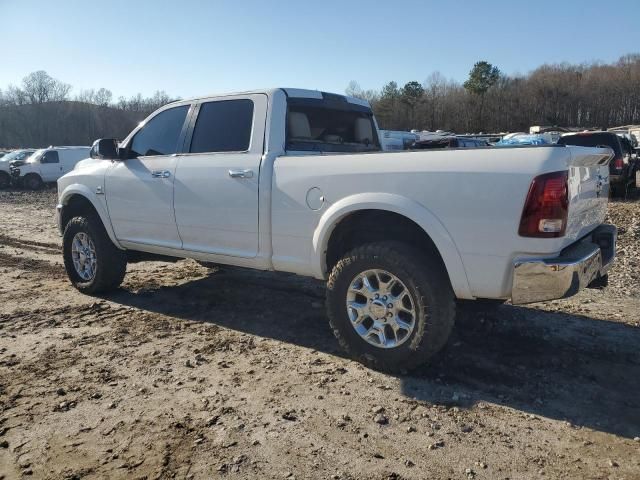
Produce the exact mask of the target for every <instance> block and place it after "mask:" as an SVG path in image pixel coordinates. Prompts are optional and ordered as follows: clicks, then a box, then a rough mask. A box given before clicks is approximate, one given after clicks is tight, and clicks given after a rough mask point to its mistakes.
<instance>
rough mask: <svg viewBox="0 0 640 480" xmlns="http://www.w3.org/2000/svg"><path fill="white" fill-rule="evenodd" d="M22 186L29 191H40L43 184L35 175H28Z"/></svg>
mask: <svg viewBox="0 0 640 480" xmlns="http://www.w3.org/2000/svg"><path fill="white" fill-rule="evenodd" d="M23 182H24V186H25V187H27V188H28V189H29V190H40V189H41V188H42V187H43V186H44V182H43V181H42V178H40V175H38V174H37V173H30V174H28V175H27V176H26V177H24V180H23Z"/></svg>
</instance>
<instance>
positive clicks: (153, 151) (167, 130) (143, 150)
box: [130, 105, 189, 157]
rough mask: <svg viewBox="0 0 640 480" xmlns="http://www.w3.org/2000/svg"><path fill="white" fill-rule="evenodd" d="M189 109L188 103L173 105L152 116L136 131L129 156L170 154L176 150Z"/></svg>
mask: <svg viewBox="0 0 640 480" xmlns="http://www.w3.org/2000/svg"><path fill="white" fill-rule="evenodd" d="M188 110H189V106H188V105H183V106H181V107H174V108H170V109H168V110H165V111H163V112H160V113H159V114H158V115H156V116H155V117H153V118H152V119H151V120H149V122H148V123H147V124H146V125H145V126H144V127H142V129H141V130H140V131H139V132H138V133H136V135H135V137H133V142H132V143H131V154H130V156H131V157H141V156H153V155H171V154H174V153H176V152H177V151H178V138H180V132H181V131H182V126H183V125H184V119H185V118H186V116H187V111H188Z"/></svg>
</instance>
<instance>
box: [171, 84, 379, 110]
mask: <svg viewBox="0 0 640 480" xmlns="http://www.w3.org/2000/svg"><path fill="white" fill-rule="evenodd" d="M278 91H283V92H284V93H285V94H286V95H287V96H288V97H295V98H318V99H322V98H323V97H324V96H325V95H330V96H340V97H343V98H345V99H346V100H347V102H349V103H353V104H356V105H362V106H365V107H370V105H369V102H368V101H366V100H363V99H362V98H356V97H350V96H348V95H341V94H336V93H330V92H322V91H320V90H308V89H304V88H286V87H279V88H264V89H257V90H245V91H240V92H225V93H214V94H210V95H199V96H197V97H193V98H185V99H182V100H177V101H176V102H173V103H183V102H184V103H187V102H192V101H194V100H202V99H205V98H211V97H226V96H234V95H255V94H265V95H268V96H272V95H273V94H275V93H276V92H278Z"/></svg>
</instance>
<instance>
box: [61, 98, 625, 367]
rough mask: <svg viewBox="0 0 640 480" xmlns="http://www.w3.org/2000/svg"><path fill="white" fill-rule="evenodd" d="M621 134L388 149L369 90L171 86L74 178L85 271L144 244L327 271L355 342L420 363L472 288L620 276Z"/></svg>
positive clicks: (546, 289)
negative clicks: (600, 144)
mask: <svg viewBox="0 0 640 480" xmlns="http://www.w3.org/2000/svg"><path fill="white" fill-rule="evenodd" d="M610 158H611V151H610V150H609V149H594V148H582V147H565V146H544V147H513V148H510V147H507V148H501V149H490V148H480V149H475V148H467V149H462V150H431V151H429V150H418V151H399V152H383V151H381V148H380V138H379V136H378V132H377V128H376V123H375V119H374V117H373V114H372V112H371V109H370V107H369V105H368V104H367V103H366V102H364V101H362V100H358V99H355V98H349V97H344V96H342V95H334V94H328V93H324V92H318V91H310V90H301V89H289V88H278V89H271V90H258V91H251V92H241V93H233V94H228V95H218V96H208V97H201V98H195V99H191V100H181V101H178V102H174V103H171V104H169V105H166V106H164V107H162V108H161V109H159V110H158V111H156V112H154V113H153V114H151V115H150V116H149V117H148V118H147V119H146V120H145V121H144V122H143V123H142V124H141V125H140V126H138V127H137V128H136V129H135V130H133V131H132V132H131V134H130V135H129V136H128V137H127V138H126V139H125V140H124V141H122V142H121V143H120V144H118V143H117V142H116V141H115V140H112V139H102V140H97V141H96V142H95V143H94V146H93V148H92V151H91V159H89V160H85V161H82V162H80V163H79V164H78V165H77V166H76V168H75V169H74V170H73V171H72V172H70V173H68V174H67V175H65V176H64V177H62V178H61V179H60V180H59V181H58V192H59V201H58V207H57V210H58V224H59V229H60V232H61V234H62V235H63V257H64V263H65V267H66V270H67V273H68V275H69V278H70V280H71V282H72V283H73V285H74V286H75V287H76V288H77V289H79V290H80V291H82V292H86V293H88V294H93V293H97V292H104V291H108V290H111V289H114V288H117V287H118V286H119V285H120V283H121V282H122V280H123V277H124V275H125V271H126V265H127V260H128V258H130V256H131V255H138V254H139V253H140V252H143V253H144V254H145V255H151V256H153V255H161V256H165V257H166V256H171V257H177V258H193V259H195V260H198V261H201V262H209V263H217V264H225V265H235V266H239V267H247V268H253V269H259V270H274V271H284V272H293V273H296V274H299V275H304V276H310V277H315V278H317V279H322V280H327V299H326V305H327V314H328V317H329V321H330V324H331V328H332V330H333V331H334V333H335V335H336V337H337V338H338V340H339V342H340V343H341V345H342V346H343V347H344V348H345V349H346V350H347V351H348V352H349V353H350V354H351V355H352V356H353V357H354V358H357V359H358V360H360V361H362V362H364V363H365V364H367V365H369V366H371V367H374V368H378V369H382V370H386V371H401V370H409V369H411V368H413V367H416V366H418V365H420V364H423V363H424V362H426V361H427V360H428V359H429V358H431V357H432V356H433V355H434V354H435V353H436V352H438V351H439V350H440V349H441V348H442V347H443V345H444V344H445V343H446V341H447V338H448V337H449V333H450V331H451V328H452V326H453V323H454V318H455V311H456V303H457V302H458V301H461V300H480V299H485V300H486V299H491V300H494V301H496V302H502V301H504V300H507V299H511V300H512V302H513V303H515V304H520V303H528V302H536V301H544V300H550V299H555V298H562V297H565V296H569V295H573V294H575V293H576V292H578V290H580V289H581V288H583V287H586V286H589V285H591V286H594V285H603V284H605V283H606V278H607V277H606V275H607V269H608V268H609V266H610V265H611V263H612V261H613V259H614V256H615V242H616V229H615V227H614V226H611V225H604V224H603V222H604V218H605V215H606V210H607V197H608V188H609V184H608V175H609V173H608V166H607V164H608V162H609V160H610Z"/></svg>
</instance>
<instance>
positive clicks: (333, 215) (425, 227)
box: [311, 193, 474, 299]
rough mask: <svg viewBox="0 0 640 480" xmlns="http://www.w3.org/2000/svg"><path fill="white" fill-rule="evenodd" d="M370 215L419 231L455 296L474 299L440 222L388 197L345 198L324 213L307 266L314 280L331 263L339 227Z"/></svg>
mask: <svg viewBox="0 0 640 480" xmlns="http://www.w3.org/2000/svg"><path fill="white" fill-rule="evenodd" d="M371 211H374V212H382V213H383V214H392V215H395V216H397V218H398V219H400V218H402V219H404V220H403V221H405V222H411V224H413V225H415V226H416V227H417V228H419V230H420V232H422V233H423V234H424V235H425V238H427V239H428V241H430V242H431V243H432V244H433V247H434V248H435V251H436V253H437V254H438V255H439V256H440V259H441V260H442V263H443V265H444V268H445V270H446V272H447V274H448V276H449V280H450V282H451V286H452V288H453V291H454V292H455V294H456V296H457V297H458V298H465V299H473V298H474V297H473V295H472V294H471V289H470V287H469V281H468V279H467V274H466V271H465V269H464V265H463V263H462V258H461V256H460V253H459V251H458V248H457V246H456V244H455V242H454V241H453V239H452V238H451V235H450V234H449V232H448V231H447V230H446V228H445V227H444V225H443V224H442V222H440V220H439V219H438V218H437V217H436V216H435V215H434V214H433V213H432V212H431V211H429V210H428V209H427V208H425V207H424V206H422V205H420V204H419V203H417V202H416V201H414V200H411V199H409V198H407V197H403V196H401V195H396V194H390V193H363V194H357V195H352V196H349V197H345V198H343V199H341V200H340V201H338V202H336V203H334V204H333V205H331V206H330V207H329V208H328V209H327V210H326V212H324V214H323V215H322V217H321V218H320V221H319V223H318V226H317V228H316V230H315V232H314V234H313V246H312V257H313V258H312V259H311V263H312V268H313V271H314V275H315V276H316V277H318V278H326V277H327V274H328V270H329V269H330V268H331V261H332V259H331V258H330V255H332V254H333V252H331V251H330V246H331V242H332V238H335V237H334V235H335V234H336V233H338V232H339V231H340V228H342V227H341V226H344V225H345V222H348V221H349V220H350V219H355V218H357V216H358V215H362V214H363V213H362V212H371ZM387 218H390V217H387ZM407 225H408V224H407Z"/></svg>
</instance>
